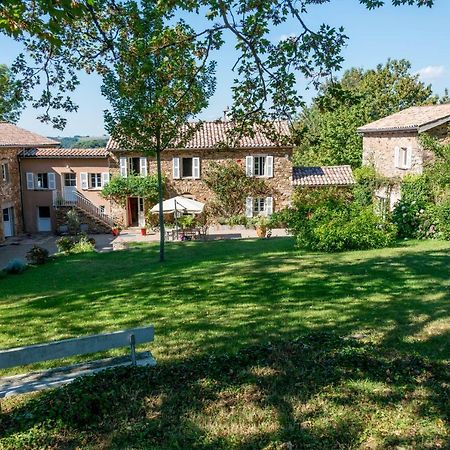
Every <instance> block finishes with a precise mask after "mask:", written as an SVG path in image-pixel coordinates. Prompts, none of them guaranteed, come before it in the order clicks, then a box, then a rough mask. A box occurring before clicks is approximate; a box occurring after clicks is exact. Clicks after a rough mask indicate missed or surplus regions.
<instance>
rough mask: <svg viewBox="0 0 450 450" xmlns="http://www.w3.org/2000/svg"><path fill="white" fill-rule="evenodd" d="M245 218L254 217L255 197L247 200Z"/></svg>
mask: <svg viewBox="0 0 450 450" xmlns="http://www.w3.org/2000/svg"><path fill="white" fill-rule="evenodd" d="M245 216H246V217H253V197H247V198H246V200H245Z"/></svg>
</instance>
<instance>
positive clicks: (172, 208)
mask: <svg viewBox="0 0 450 450" xmlns="http://www.w3.org/2000/svg"><path fill="white" fill-rule="evenodd" d="M162 206H163V212H165V213H167V214H171V213H177V212H180V213H185V214H201V213H202V212H203V208H204V207H205V204H204V203H201V202H198V201H197V200H192V198H188V197H183V196H182V195H178V196H177V197H172V198H169V199H168V200H164V201H163V204H162ZM151 212H152V213H158V212H159V204H156V205H155V206H154V207H153V208H152V209H151Z"/></svg>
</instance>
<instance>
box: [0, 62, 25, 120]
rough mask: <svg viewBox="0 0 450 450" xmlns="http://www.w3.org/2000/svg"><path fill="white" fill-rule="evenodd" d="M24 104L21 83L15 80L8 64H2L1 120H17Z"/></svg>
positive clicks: (0, 69)
mask: <svg viewBox="0 0 450 450" xmlns="http://www.w3.org/2000/svg"><path fill="white" fill-rule="evenodd" d="M22 106H23V98H22V94H21V89H20V83H18V82H17V81H16V80H14V78H13V76H12V74H11V71H10V69H9V68H8V67H7V66H5V65H4V64H0V121H6V122H12V123H15V122H17V121H18V120H19V117H20V113H21V111H22Z"/></svg>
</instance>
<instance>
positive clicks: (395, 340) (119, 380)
mask: <svg viewBox="0 0 450 450" xmlns="http://www.w3.org/2000/svg"><path fill="white" fill-rule="evenodd" d="M449 267H450V243H446V242H436V241H434V242H433V241H429V242H420V243H418V242H408V243H405V244H404V245H402V246H399V247H397V248H392V249H384V250H376V251H366V252H351V253H342V254H333V255H325V254H313V253H304V252H301V251H297V250H294V249H293V242H292V240H290V239H272V240H260V241H251V240H248V241H223V242H213V243H174V244H171V245H168V251H167V262H166V263H164V264H159V263H158V262H157V247H156V246H153V245H149V246H139V247H135V248H133V249H131V250H129V251H123V252H120V253H119V252H115V253H106V254H96V255H74V256H71V257H67V258H58V259H57V260H56V261H54V262H51V263H50V264H48V265H45V266H43V267H38V268H34V269H30V270H28V271H27V272H26V273H24V274H23V275H20V276H8V277H6V278H3V279H0V293H1V296H0V298H1V300H0V347H3V348H7V347H14V346H19V345H26V344H31V343H36V342H44V341H48V340H52V339H59V338H66V337H73V336H79V335H83V334H90V333H98V332H102V331H113V330H119V329H124V328H128V327H132V326H138V325H143V324H149V323H152V324H154V326H155V334H156V340H155V343H154V345H152V350H153V353H154V355H155V357H156V358H157V360H158V363H159V367H158V368H157V369H151V370H149V369H136V370H131V369H125V370H120V371H116V372H114V373H106V374H103V375H100V376H97V377H93V378H92V379H89V380H84V381H81V382H77V383H74V384H72V385H71V386H68V387H66V388H64V389H59V390H56V391H49V392H46V393H43V394H38V395H35V396H27V397H25V398H18V399H15V400H8V401H4V402H3V405H2V409H3V411H2V415H1V416H0V448H1V447H2V445H3V446H4V447H6V448H8V447H11V448H17V447H21V448H27V446H28V447H29V448H34V447H39V448H42V447H45V446H48V447H50V448H51V447H52V446H53V447H55V448H58V447H62V448H77V447H82V448H99V447H103V448H273V449H275V448H280V449H281V448H324V449H328V448H368V449H369V448H370V449H375V448H445V447H446V446H450V441H449V434H448V427H447V425H448V420H449V415H450V411H449V392H448V388H449V385H450V379H449V369H448V367H449V361H450V345H449V344H450V333H449V331H450V301H449V300H450V294H449V284H450V280H449V277H448V274H449V270H448V269H449Z"/></svg>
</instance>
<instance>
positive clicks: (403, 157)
mask: <svg viewBox="0 0 450 450" xmlns="http://www.w3.org/2000/svg"><path fill="white" fill-rule="evenodd" d="M411 166H412V148H411V147H395V167H396V168H397V169H411Z"/></svg>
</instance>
